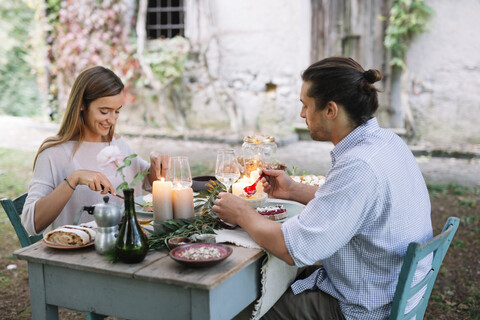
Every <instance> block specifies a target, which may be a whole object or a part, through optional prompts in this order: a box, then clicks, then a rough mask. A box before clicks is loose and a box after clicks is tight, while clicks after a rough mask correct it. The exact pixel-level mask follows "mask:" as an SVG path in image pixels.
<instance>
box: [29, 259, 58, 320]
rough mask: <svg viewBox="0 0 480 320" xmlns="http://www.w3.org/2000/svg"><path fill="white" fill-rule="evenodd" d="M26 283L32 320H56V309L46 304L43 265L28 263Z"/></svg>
mask: <svg viewBox="0 0 480 320" xmlns="http://www.w3.org/2000/svg"><path fill="white" fill-rule="evenodd" d="M28 281H29V286H30V306H31V311H32V319H34V320H37V319H40V320H47V319H48V320H57V319H58V307H57V306H54V305H49V304H47V297H46V291H45V278H44V274H43V265H42V264H39V263H34V262H29V263H28Z"/></svg>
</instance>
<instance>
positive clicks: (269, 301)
mask: <svg viewBox="0 0 480 320" xmlns="http://www.w3.org/2000/svg"><path fill="white" fill-rule="evenodd" d="M269 202H275V203H283V204H285V205H286V206H287V204H288V206H289V207H293V206H294V207H297V208H296V209H297V210H292V209H289V210H290V212H289V218H290V217H292V216H294V215H297V214H298V213H299V212H300V211H301V210H302V209H303V207H304V206H303V205H302V204H299V203H296V202H292V201H286V200H278V199H271V200H270V199H269ZM292 211H295V212H292ZM215 233H216V234H217V236H216V242H228V243H233V244H235V245H237V246H242V247H246V248H258V249H262V248H261V247H260V246H259V245H258V244H257V243H256V242H255V241H253V239H252V238H251V237H250V236H249V235H248V234H247V233H246V232H245V231H244V230H243V229H241V228H237V229H234V230H227V229H220V230H215ZM266 253H267V257H266V259H265V260H264V261H263V264H262V280H261V281H262V293H261V296H260V298H259V299H258V300H257V302H256V303H255V307H254V310H253V313H252V316H251V319H252V320H254V319H259V318H261V317H262V316H263V315H264V314H265V313H266V312H267V311H268V310H269V309H270V308H271V307H272V306H273V305H274V304H275V302H277V300H278V299H279V298H280V297H281V296H282V294H283V293H284V292H285V291H286V290H287V289H288V287H289V286H290V285H291V284H292V282H293V280H294V279H295V276H296V275H297V269H298V268H297V267H296V266H290V265H288V264H287V263H285V262H284V261H283V260H280V259H278V258H277V257H275V256H274V255H272V254H271V253H269V252H266Z"/></svg>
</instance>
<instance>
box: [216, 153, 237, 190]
mask: <svg viewBox="0 0 480 320" xmlns="http://www.w3.org/2000/svg"><path fill="white" fill-rule="evenodd" d="M240 170H241V168H240V164H239V163H238V161H237V157H236V156H235V151H234V150H232V149H222V150H218V152H217V165H216V167H215V178H217V180H218V181H220V182H221V183H222V184H223V185H224V186H225V187H226V188H227V192H229V191H228V190H230V187H231V186H232V184H233V183H234V182H235V181H237V180H238V178H240Z"/></svg>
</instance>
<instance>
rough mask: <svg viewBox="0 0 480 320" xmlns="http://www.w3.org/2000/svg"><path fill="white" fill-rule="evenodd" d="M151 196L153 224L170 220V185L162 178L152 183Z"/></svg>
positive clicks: (171, 214)
mask: <svg viewBox="0 0 480 320" xmlns="http://www.w3.org/2000/svg"><path fill="white" fill-rule="evenodd" d="M152 196H153V221H154V223H155V222H162V221H165V220H167V219H172V218H173V210H172V183H171V182H170V181H165V179H163V178H162V179H161V180H157V181H153V186H152Z"/></svg>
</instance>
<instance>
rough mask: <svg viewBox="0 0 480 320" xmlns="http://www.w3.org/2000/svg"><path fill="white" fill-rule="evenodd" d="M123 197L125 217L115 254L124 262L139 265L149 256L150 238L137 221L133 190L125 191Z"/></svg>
mask: <svg viewBox="0 0 480 320" xmlns="http://www.w3.org/2000/svg"><path fill="white" fill-rule="evenodd" d="M123 195H124V197H125V216H124V218H123V223H122V227H121V228H120V231H119V232H118V237H117V241H116V243H115V253H116V255H117V257H118V259H119V260H120V261H122V262H125V263H137V262H140V261H142V260H143V259H144V258H145V256H146V255H147V252H148V238H147V236H146V235H145V232H144V231H143V230H142V227H140V224H139V223H138V221H137V214H136V213H135V205H134V201H133V189H126V190H123Z"/></svg>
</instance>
